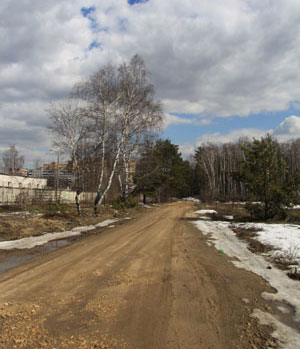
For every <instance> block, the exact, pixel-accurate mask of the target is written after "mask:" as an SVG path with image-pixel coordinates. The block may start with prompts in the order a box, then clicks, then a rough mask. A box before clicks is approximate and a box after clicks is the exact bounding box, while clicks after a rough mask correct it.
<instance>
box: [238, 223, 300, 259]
mask: <svg viewBox="0 0 300 349" xmlns="http://www.w3.org/2000/svg"><path fill="white" fill-rule="evenodd" d="M233 227H240V228H243V229H255V233H256V234H257V236H254V237H253V238H254V239H256V240H258V241H260V242H261V243H262V244H264V245H271V246H273V247H274V249H275V251H272V252H271V253H270V254H272V255H273V256H282V257H288V258H291V259H293V260H296V261H298V262H299V263H300V226H299V225H294V224H264V223H236V224H234V225H233Z"/></svg>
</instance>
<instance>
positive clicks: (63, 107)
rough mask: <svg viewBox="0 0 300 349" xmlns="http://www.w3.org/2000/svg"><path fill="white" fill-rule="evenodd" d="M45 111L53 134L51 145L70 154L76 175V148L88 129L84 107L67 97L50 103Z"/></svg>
mask: <svg viewBox="0 0 300 349" xmlns="http://www.w3.org/2000/svg"><path fill="white" fill-rule="evenodd" d="M47 112H48V114H49V116H50V120H51V125H50V131H51V132H52V134H53V135H54V140H53V145H54V146H55V147H56V148H58V149H59V150H60V151H61V152H64V153H69V154H70V156H71V159H72V162H73V169H74V172H75V175H77V173H78V166H79V158H78V149H79V147H80V144H81V141H82V140H83V139H84V138H85V137H86V136H87V131H88V124H87V119H86V115H85V109H84V108H82V107H79V103H78V100H76V99H74V98H69V99H66V100H64V101H62V102H59V103H56V104H54V103H52V104H50V107H49V108H48V110H47Z"/></svg>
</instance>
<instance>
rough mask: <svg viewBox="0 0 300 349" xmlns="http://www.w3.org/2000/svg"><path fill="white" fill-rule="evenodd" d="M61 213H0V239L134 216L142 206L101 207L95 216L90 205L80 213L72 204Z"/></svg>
mask: <svg viewBox="0 0 300 349" xmlns="http://www.w3.org/2000/svg"><path fill="white" fill-rule="evenodd" d="M66 208H67V210H66V211H65V212H61V213H57V212H56V213H46V214H24V213H22V212H19V213H18V212H17V213H16V212H9V211H8V212H6V213H3V212H1V213H0V241H7V240H15V239H21V238H25V237H30V236H38V235H41V234H43V233H45V232H47V233H52V232H63V231H68V230H71V229H72V228H74V227H78V226H87V225H94V224H96V223H99V222H100V221H102V220H105V219H110V218H115V217H119V218H122V217H124V216H127V215H130V216H134V215H135V214H137V213H138V212H139V211H140V210H142V208H139V207H136V208H133V209H128V210H126V211H117V210H113V209H111V208H109V207H101V208H100V209H99V212H98V214H97V216H95V215H94V212H93V208H92V207H83V208H82V214H81V215H80V216H79V215H78V214H77V213H76V208H75V206H74V205H73V206H72V205H69V206H66Z"/></svg>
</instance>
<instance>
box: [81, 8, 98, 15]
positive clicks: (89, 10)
mask: <svg viewBox="0 0 300 349" xmlns="http://www.w3.org/2000/svg"><path fill="white" fill-rule="evenodd" d="M95 11H96V6H91V7H82V8H81V13H82V15H83V17H87V18H89V17H90V15H91V13H93V12H95Z"/></svg>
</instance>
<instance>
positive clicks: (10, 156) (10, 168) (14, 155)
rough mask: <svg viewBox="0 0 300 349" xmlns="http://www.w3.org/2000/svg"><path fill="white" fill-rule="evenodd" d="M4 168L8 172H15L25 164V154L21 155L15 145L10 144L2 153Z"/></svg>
mask: <svg viewBox="0 0 300 349" xmlns="http://www.w3.org/2000/svg"><path fill="white" fill-rule="evenodd" d="M2 162H3V168H4V171H5V172H6V173H11V174H15V173H16V172H17V170H18V169H20V168H22V167H23V165H24V156H23V155H20V154H19V152H18V150H17V148H16V146H15V145H10V146H9V148H8V149H7V150H6V151H4V153H3V155H2Z"/></svg>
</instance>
